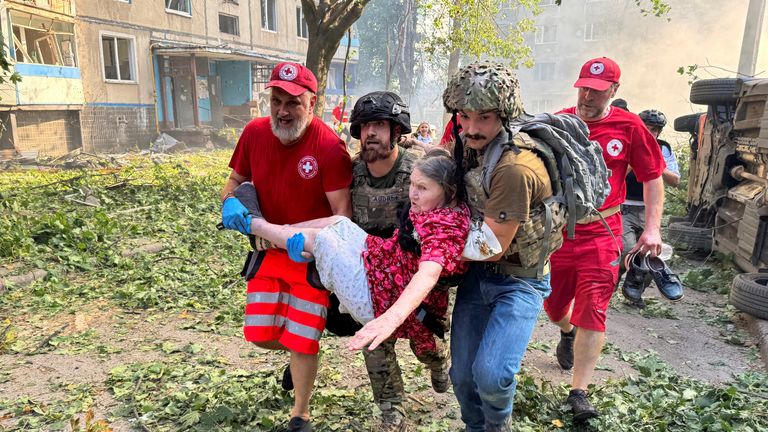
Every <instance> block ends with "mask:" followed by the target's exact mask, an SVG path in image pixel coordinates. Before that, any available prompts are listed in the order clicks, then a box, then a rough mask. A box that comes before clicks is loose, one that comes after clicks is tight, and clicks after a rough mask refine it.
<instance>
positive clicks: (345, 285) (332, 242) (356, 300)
mask: <svg viewBox="0 0 768 432" xmlns="http://www.w3.org/2000/svg"><path fill="white" fill-rule="evenodd" d="M367 237H368V234H366V233H365V231H363V230H362V229H361V228H360V227H359V226H357V225H355V224H354V223H352V221H351V220H349V219H348V218H341V219H339V220H338V221H337V222H335V223H334V224H332V225H329V226H327V227H325V228H323V229H322V230H320V232H319V233H318V234H317V237H315V250H314V256H315V264H316V266H317V271H318V273H319V274H320V280H321V281H322V282H323V285H324V286H325V288H326V289H328V291H331V292H333V293H334V294H336V297H338V299H339V303H340V304H341V305H340V307H339V311H341V312H343V313H349V314H350V315H352V318H354V320H355V321H357V322H359V323H361V324H365V323H367V322H368V321H371V320H373V318H374V315H373V301H372V300H371V290H370V288H369V287H368V276H366V273H365V265H364V264H363V252H364V251H365V250H366V247H365V240H366V238H367Z"/></svg>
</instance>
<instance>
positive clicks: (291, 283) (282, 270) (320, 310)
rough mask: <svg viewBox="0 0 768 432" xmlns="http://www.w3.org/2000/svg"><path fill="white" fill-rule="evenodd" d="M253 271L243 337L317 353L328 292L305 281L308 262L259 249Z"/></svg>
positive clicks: (282, 253)
mask: <svg viewBox="0 0 768 432" xmlns="http://www.w3.org/2000/svg"><path fill="white" fill-rule="evenodd" d="M263 254H264V255H263V257H262V261H261V263H260V265H259V267H258V270H257V271H256V275H255V276H254V277H253V279H251V280H250V281H248V299H247V301H246V304H245V325H244V326H243V333H244V334H245V340H247V341H250V342H267V341H278V342H279V343H280V344H282V345H283V346H284V347H286V348H288V349H289V350H291V351H296V352H299V353H302V354H317V352H318V350H319V346H318V341H319V340H320V336H321V335H322V333H323V329H325V317H326V315H327V310H328V296H329V294H330V293H329V292H328V291H326V290H325V289H318V288H315V287H313V286H312V285H310V283H309V282H308V265H307V264H305V263H296V262H294V261H291V259H290V258H288V254H287V253H286V252H285V251H282V250H277V249H270V250H268V251H266V252H263Z"/></svg>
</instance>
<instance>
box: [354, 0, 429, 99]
mask: <svg viewBox="0 0 768 432" xmlns="http://www.w3.org/2000/svg"><path fill="white" fill-rule="evenodd" d="M395 10H396V11H400V12H401V13H399V14H393V13H392V11H395ZM418 18H419V1H418V0H372V1H371V3H370V4H369V5H368V7H367V8H366V9H365V12H364V13H363V16H362V17H361V18H360V21H358V24H357V27H358V29H359V30H360V31H359V33H360V63H359V66H358V71H359V75H358V76H360V77H365V80H366V82H368V83H371V84H374V86H375V87H378V88H385V89H387V90H397V91H398V92H399V93H400V95H401V96H402V97H403V98H404V99H405V100H406V101H408V100H409V99H410V97H411V96H412V95H413V93H414V91H415V87H416V83H417V82H418V79H419V77H420V76H421V71H422V69H423V65H422V64H421V62H420V61H419V59H417V56H416V46H417V43H418V40H419V38H420V34H419V33H418V32H417V23H418Z"/></svg>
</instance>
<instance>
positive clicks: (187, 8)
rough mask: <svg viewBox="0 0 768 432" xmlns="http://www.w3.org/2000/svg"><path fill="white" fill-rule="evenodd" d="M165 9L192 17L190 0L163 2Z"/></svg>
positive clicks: (167, 0) (168, 0) (166, 0)
mask: <svg viewBox="0 0 768 432" xmlns="http://www.w3.org/2000/svg"><path fill="white" fill-rule="evenodd" d="M165 8H166V9H168V10H173V11H179V12H183V13H185V14H187V15H192V5H191V2H190V0H165Z"/></svg>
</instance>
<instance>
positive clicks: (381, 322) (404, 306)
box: [347, 261, 443, 350]
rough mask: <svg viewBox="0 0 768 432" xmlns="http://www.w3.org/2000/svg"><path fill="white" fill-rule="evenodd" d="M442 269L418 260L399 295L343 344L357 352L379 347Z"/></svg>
mask: <svg viewBox="0 0 768 432" xmlns="http://www.w3.org/2000/svg"><path fill="white" fill-rule="evenodd" d="M442 271H443V266H441V265H440V264H438V263H436V262H432V261H422V262H421V263H420V264H419V270H418V271H417V272H416V274H415V275H413V279H411V281H410V282H408V285H407V286H406V287H405V290H403V293H402V294H400V297H399V298H398V299H397V301H396V302H395V304H393V305H392V306H391V307H390V308H389V309H387V311H386V312H384V313H383V314H382V315H381V316H379V317H378V318H376V319H374V320H373V321H370V322H369V323H368V324H366V325H365V326H363V328H362V329H360V330H359V331H358V332H357V333H355V335H354V336H353V337H352V339H351V340H350V341H349V344H348V345H347V346H348V347H349V348H350V349H353V350H358V349H361V348H363V347H364V346H366V345H368V344H369V343H370V344H371V345H370V347H369V348H368V349H369V350H374V349H376V347H377V346H379V344H380V343H381V342H383V341H385V340H387V338H389V337H390V336H392V333H394V332H395V330H396V329H397V328H398V327H400V325H402V324H403V322H405V319H406V318H407V317H408V315H410V314H411V313H413V311H414V310H416V308H417V307H419V305H420V304H421V302H423V301H424V299H425V298H426V297H427V295H428V294H429V293H430V291H432V288H434V287H435V284H436V283H437V280H438V279H439V278H440V273H441V272H442Z"/></svg>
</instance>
